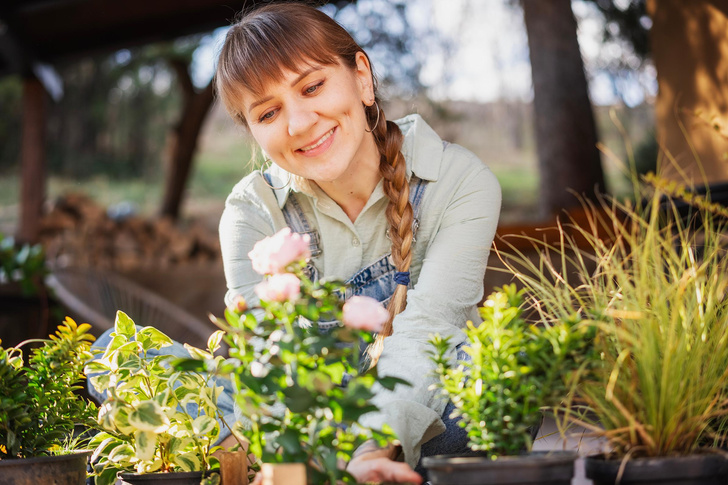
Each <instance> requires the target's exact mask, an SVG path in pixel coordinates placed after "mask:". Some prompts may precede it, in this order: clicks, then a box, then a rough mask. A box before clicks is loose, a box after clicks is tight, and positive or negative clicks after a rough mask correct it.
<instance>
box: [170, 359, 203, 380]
mask: <svg viewBox="0 0 728 485" xmlns="http://www.w3.org/2000/svg"><path fill="white" fill-rule="evenodd" d="M171 365H172V368H173V369H175V370H178V371H183V372H205V371H206V370H207V366H206V364H205V361H204V360H199V359H195V358H189V357H180V358H179V359H174V360H173V361H171ZM181 380H182V379H180V381H181Z"/></svg>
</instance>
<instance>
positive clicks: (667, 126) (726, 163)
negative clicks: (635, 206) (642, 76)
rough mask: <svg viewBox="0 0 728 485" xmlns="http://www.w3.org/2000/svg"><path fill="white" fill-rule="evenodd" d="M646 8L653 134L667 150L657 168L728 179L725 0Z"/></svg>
mask: <svg viewBox="0 0 728 485" xmlns="http://www.w3.org/2000/svg"><path fill="white" fill-rule="evenodd" d="M647 11H648V13H649V15H650V17H651V18H652V29H650V36H651V39H650V40H651V44H652V57H653V60H654V62H655V67H656V69H657V81H658V85H659V92H658V95H657V102H656V105H655V115H656V122H657V123H656V124H657V139H658V142H659V144H660V147H661V148H662V149H663V150H664V151H665V152H666V153H667V154H669V156H668V157H661V166H660V167H659V173H660V175H661V176H663V177H666V178H669V179H671V180H676V181H678V182H680V183H683V184H687V185H692V184H695V185H703V184H705V183H708V182H721V181H723V182H724V181H728V91H727V90H726V85H728V55H726V52H728V36H727V35H726V32H728V1H726V0H691V1H689V2H685V1H682V0H660V1H655V0H649V1H648V2H647ZM670 159H672V160H670ZM703 177H705V178H703Z"/></svg>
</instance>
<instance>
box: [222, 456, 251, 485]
mask: <svg viewBox="0 0 728 485" xmlns="http://www.w3.org/2000/svg"><path fill="white" fill-rule="evenodd" d="M218 458H219V460H220V475H221V477H222V483H221V485H248V456H247V454H246V453H245V452H244V451H223V452H222V453H220V455H219V456H218Z"/></svg>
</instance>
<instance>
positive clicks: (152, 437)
mask: <svg viewBox="0 0 728 485" xmlns="http://www.w3.org/2000/svg"><path fill="white" fill-rule="evenodd" d="M134 440H135V444H136V457H137V458H139V459H140V460H151V459H152V458H154V450H155V449H156V447H157V434H155V433H151V432H149V431H141V430H140V431H136V432H135V433H134Z"/></svg>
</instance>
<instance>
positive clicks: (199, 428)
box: [192, 416, 217, 436]
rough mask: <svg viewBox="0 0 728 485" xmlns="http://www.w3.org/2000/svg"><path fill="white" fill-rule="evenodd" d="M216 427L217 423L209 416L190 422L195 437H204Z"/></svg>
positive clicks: (199, 417)
mask: <svg viewBox="0 0 728 485" xmlns="http://www.w3.org/2000/svg"><path fill="white" fill-rule="evenodd" d="M215 426H217V421H215V420H214V419H212V418H211V417H209V416H198V417H197V418H195V420H194V421H193V422H192V430H193V431H194V433H195V435H196V436H205V435H207V434H211V433H212V432H213V431H214V430H215Z"/></svg>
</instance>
